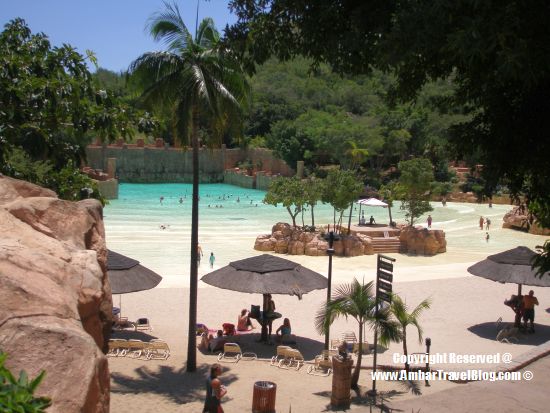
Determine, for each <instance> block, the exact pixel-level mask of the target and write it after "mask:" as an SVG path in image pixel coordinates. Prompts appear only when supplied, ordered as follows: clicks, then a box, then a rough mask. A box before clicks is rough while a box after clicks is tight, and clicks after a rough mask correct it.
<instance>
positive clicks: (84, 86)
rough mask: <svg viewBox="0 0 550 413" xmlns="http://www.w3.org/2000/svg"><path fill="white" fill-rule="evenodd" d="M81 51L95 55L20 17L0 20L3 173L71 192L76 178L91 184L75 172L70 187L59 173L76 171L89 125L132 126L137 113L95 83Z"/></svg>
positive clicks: (123, 131)
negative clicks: (53, 40) (53, 39)
mask: <svg viewBox="0 0 550 413" xmlns="http://www.w3.org/2000/svg"><path fill="white" fill-rule="evenodd" d="M87 59H89V60H91V61H92V62H95V58H94V56H93V55H92V54H91V52H88V54H87V57H84V56H82V55H80V54H79V53H77V52H76V51H75V49H73V48H72V47H71V46H69V45H67V44H64V45H62V46H61V47H52V46H51V45H50V42H49V40H48V38H47V36H46V35H44V34H32V33H31V30H30V29H29V27H28V26H27V25H26V24H25V22H24V21H23V20H21V19H16V20H13V21H11V22H9V23H7V24H6V25H5V27H4V31H2V32H1V33H0V67H1V68H2V69H1V70H0V171H1V172H2V173H5V174H6V175H11V176H16V177H22V178H24V179H28V180H31V181H32V182H36V183H39V184H41V185H45V186H47V187H49V188H52V189H54V190H59V189H60V188H62V187H64V188H65V190H63V191H62V192H61V193H60V194H59V195H60V196H61V197H65V196H68V199H75V197H74V196H73V194H74V193H75V192H76V193H80V189H82V187H81V188H79V187H78V185H80V184H84V185H86V187H91V183H90V181H89V179H87V178H85V177H77V178H76V179H74V180H73V181H72V182H73V184H74V185H76V186H74V187H69V184H68V183H66V182H63V181H62V179H63V178H64V177H65V176H66V175H67V174H68V175H71V176H73V175H74V174H78V169H77V167H78V166H79V165H80V163H81V160H82V159H83V156H84V148H85V146H86V144H87V143H89V141H90V139H91V133H92V132H93V133H94V134H95V135H97V136H99V137H101V138H103V139H108V140H112V139H114V138H115V137H119V136H130V135H131V134H132V132H133V130H134V129H135V128H134V126H133V125H134V124H136V123H138V122H139V113H138V112H136V111H134V110H133V109H132V108H131V107H129V106H128V105H124V104H122V103H121V102H120V101H119V100H118V99H117V98H116V96H115V95H114V94H113V93H112V92H110V91H108V90H101V89H99V88H97V87H96V85H95V82H94V80H93V78H92V75H91V73H90V72H89V71H88V68H87V66H86V60H87ZM21 151H23V152H24V154H25V155H24V156H23V155H21ZM35 163H36V164H35ZM67 170H70V172H67ZM61 171H64V172H63V173H61ZM92 196H97V192H96V193H95V195H94V193H93V194H92ZM76 199H78V197H76Z"/></svg>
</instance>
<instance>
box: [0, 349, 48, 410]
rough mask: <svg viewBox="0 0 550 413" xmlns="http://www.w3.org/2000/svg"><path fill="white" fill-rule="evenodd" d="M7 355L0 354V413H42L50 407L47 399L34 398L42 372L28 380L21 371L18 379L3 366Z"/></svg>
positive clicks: (43, 373) (25, 374)
mask: <svg viewBox="0 0 550 413" xmlns="http://www.w3.org/2000/svg"><path fill="white" fill-rule="evenodd" d="M6 359H7V354H6V353H2V352H0V411H1V412H13V413H19V412H20V413H42V412H45V411H46V408H47V407H49V406H50V405H51V401H50V399H48V398H47V397H35V396H34V392H35V391H36V389H37V387H38V385H39V384H40V382H41V381H42V379H43V378H44V375H45V374H46V372H44V371H42V372H41V373H40V374H39V375H38V376H36V377H35V378H34V379H32V380H29V378H28V376H27V373H25V371H21V372H20V373H19V378H18V379H16V378H15V377H14V375H13V374H12V373H11V372H10V371H9V370H8V369H7V367H5V366H4V363H5V361H6Z"/></svg>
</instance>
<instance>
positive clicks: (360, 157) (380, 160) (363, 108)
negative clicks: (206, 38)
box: [245, 58, 465, 172]
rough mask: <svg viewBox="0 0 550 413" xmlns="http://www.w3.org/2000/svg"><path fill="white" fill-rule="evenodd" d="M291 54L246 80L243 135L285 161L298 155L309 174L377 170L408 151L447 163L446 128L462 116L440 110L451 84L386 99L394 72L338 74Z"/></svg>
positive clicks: (405, 156) (451, 90)
mask: <svg viewBox="0 0 550 413" xmlns="http://www.w3.org/2000/svg"><path fill="white" fill-rule="evenodd" d="M310 64H311V62H310V61H307V60H304V59H300V58H296V59H294V60H292V61H289V62H285V63H281V62H277V61H275V60H269V61H267V62H266V63H265V64H263V65H262V66H260V67H258V70H257V72H256V74H255V75H254V76H253V77H252V78H251V88H252V92H253V99H252V103H251V109H250V114H249V117H248V122H247V124H246V126H245V134H246V135H247V137H248V140H249V141H252V140H255V141H257V140H258V137H261V138H262V142H264V143H265V144H266V146H267V147H269V148H271V149H274V150H275V152H276V153H277V154H278V155H279V156H280V157H281V158H283V159H284V160H285V161H286V162H287V163H288V164H289V165H291V166H295V165H296V161H298V160H304V161H305V163H306V167H307V168H308V169H309V170H310V171H311V170H314V169H315V168H316V167H317V166H318V165H323V164H330V163H338V164H340V165H342V166H343V167H344V168H346V169H354V168H357V167H359V166H364V167H368V168H370V169H371V170H373V171H378V172H379V171H380V170H382V169H384V168H387V167H388V166H389V165H391V164H395V163H397V162H398V161H400V160H403V159H406V158H407V157H408V156H427V157H429V158H430V159H431V160H432V162H434V164H441V163H442V164H445V165H446V164H447V162H446V161H447V159H448V154H447V152H446V149H445V148H446V143H447V141H448V129H449V126H450V125H452V124H453V123H457V122H460V121H462V120H464V119H465V116H464V115H463V114H462V113H461V110H460V109H459V110H455V111H449V110H447V109H446V110H439V109H438V108H436V103H437V102H440V101H443V100H445V99H446V98H447V97H448V96H449V95H451V94H452V93H453V90H454V85H453V83H452V81H450V80H445V81H440V82H434V83H430V84H429V85H427V86H426V87H425V88H424V89H423V91H422V93H421V95H420V96H419V98H418V100H417V102H416V103H415V104H399V105H395V106H390V105H389V104H388V99H387V96H388V93H389V91H390V90H391V85H392V84H394V79H393V77H392V76H389V75H384V74H383V73H381V72H380V71H375V72H373V73H372V74H371V75H369V76H353V77H351V76H347V77H341V76H338V75H335V74H333V73H331V72H330V70H329V68H328V66H326V65H320V66H319V68H318V69H317V70H315V71H314V72H310V71H309V66H310Z"/></svg>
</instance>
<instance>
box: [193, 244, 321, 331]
mask: <svg viewBox="0 0 550 413" xmlns="http://www.w3.org/2000/svg"><path fill="white" fill-rule="evenodd" d="M201 280H202V281H204V282H205V283H207V284H210V285H213V286H215V287H219V288H224V289H226V290H233V291H240V292H243V293H251V294H263V295H264V300H263V310H264V314H265V310H266V305H267V301H268V300H267V295H268V294H288V295H296V296H297V297H298V298H301V297H302V294H306V293H308V292H310V291H313V290H320V289H323V288H327V279H326V278H325V277H324V276H322V275H321V274H319V273H317V272H315V271H312V270H310V269H308V268H305V267H302V266H301V265H300V264H298V263H295V262H293V261H289V260H286V259H283V258H279V257H275V256H273V255H269V254H263V255H258V256H255V257H251V258H246V259H243V260H239V261H233V262H232V263H230V264H229V265H227V266H225V267H223V268H220V269H219V270H216V271H213V272H211V273H209V274H206V275H205V276H203V277H202V278H201ZM261 324H262V340H263V341H267V339H268V337H267V321H266V319H265V318H264V319H263V321H262V323H261Z"/></svg>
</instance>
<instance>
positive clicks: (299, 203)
mask: <svg viewBox="0 0 550 413" xmlns="http://www.w3.org/2000/svg"><path fill="white" fill-rule="evenodd" d="M304 195H305V194H304V184H303V183H302V181H301V180H300V179H298V178H297V177H292V178H286V177H279V178H277V179H275V180H273V181H272V182H271V183H270V184H269V188H268V190H267V193H266V194H265V197H264V202H265V203H267V204H269V205H274V206H277V205H278V204H283V207H284V208H286V210H287V211H288V214H289V215H290V218H291V219H292V226H293V227H294V228H296V217H297V216H298V214H299V213H300V212H302V209H303V208H304V204H305V203H306V199H305V197H304Z"/></svg>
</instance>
